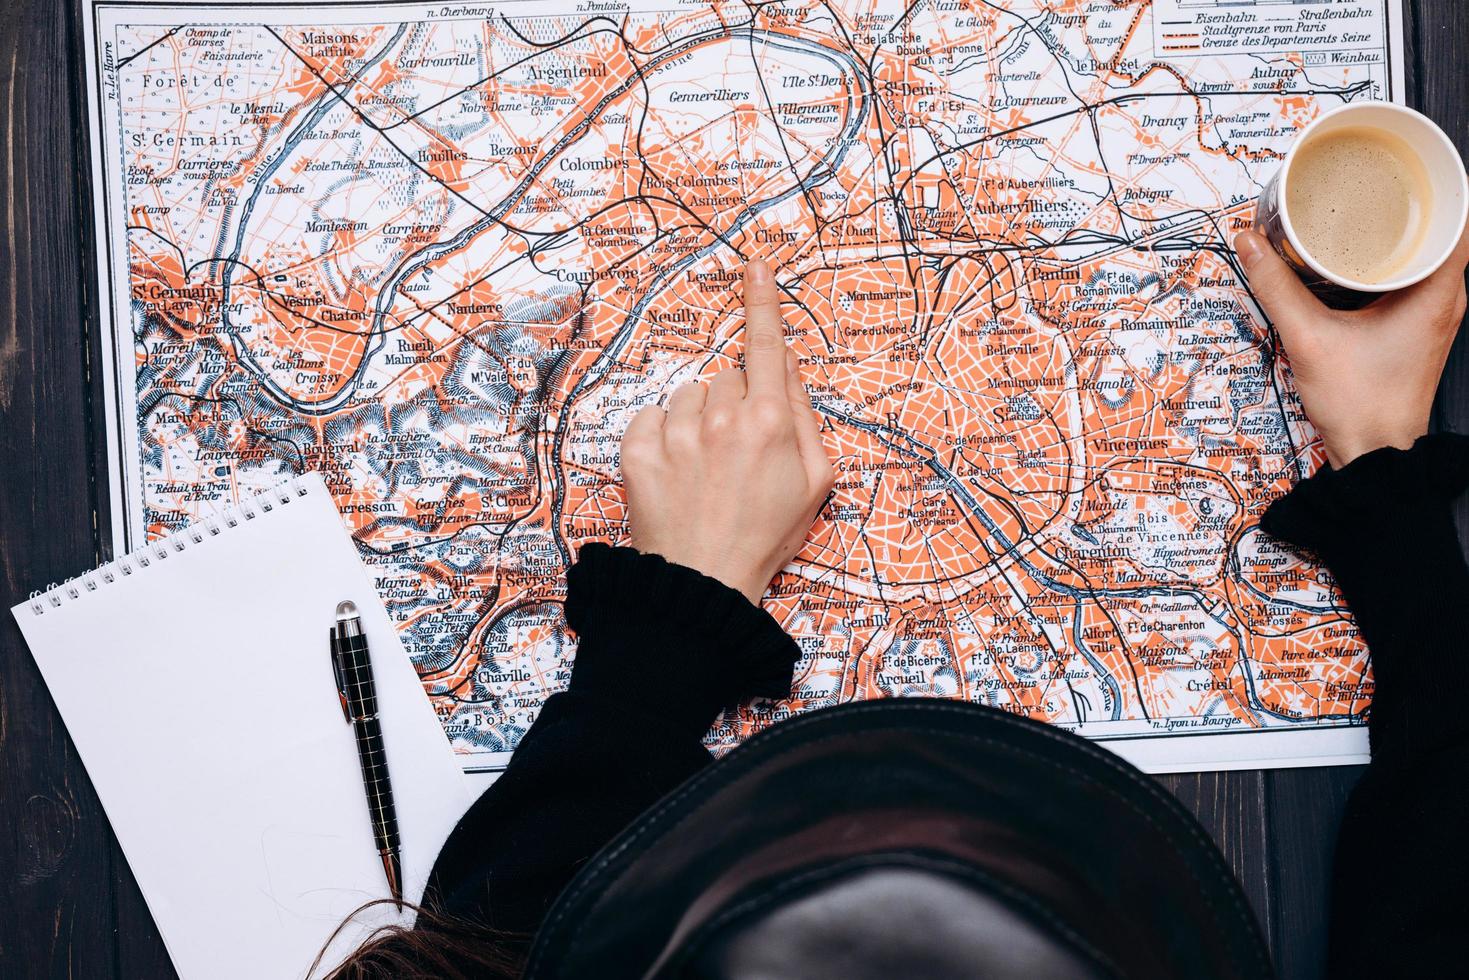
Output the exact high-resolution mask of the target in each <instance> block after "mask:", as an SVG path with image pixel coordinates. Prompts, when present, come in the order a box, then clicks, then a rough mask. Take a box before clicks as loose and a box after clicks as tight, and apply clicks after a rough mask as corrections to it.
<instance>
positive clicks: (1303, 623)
mask: <svg viewBox="0 0 1469 980" xmlns="http://www.w3.org/2000/svg"><path fill="white" fill-rule="evenodd" d="M86 11H87V24H86V34H87V44H88V62H89V79H88V82H89V93H88V94H89V98H90V101H91V105H90V115H89V120H90V125H89V131H90V139H91V143H92V148H93V168H94V173H93V178H94V199H95V202H96V229H97V243H98V270H99V291H100V299H101V304H100V305H101V309H102V327H103V331H104V332H103V337H102V346H103V347H104V348H105V350H106V355H107V356H106V357H105V359H104V361H105V363H104V364H103V365H102V367H103V369H104V370H105V372H106V385H107V392H108V399H107V423H108V439H109V443H110V461H111V464H112V466H111V470H112V472H111V479H112V486H111V500H112V504H113V510H112V526H113V528H114V530H115V537H116V540H117V544H118V546H119V547H121V546H124V545H127V544H136V543H138V542H140V541H141V540H143V539H144V538H145V537H146V536H148V535H155V534H159V533H162V532H165V531H167V530H169V529H171V528H175V527H177V526H179V525H182V524H185V523H187V522H189V521H191V520H193V519H195V518H197V517H200V516H202V515H206V514H208V513H209V512H210V511H211V509H212V508H215V507H217V506H219V505H220V504H222V503H224V502H228V501H232V500H234V499H236V498H237V497H239V496H241V495H243V494H245V493H248V492H251V491H254V490H258V489H261V488H263V487H265V486H268V485H271V484H273V483H276V482H278V481H279V480H281V479H283V478H285V477H287V476H288V475H290V474H292V473H297V472H301V471H303V470H307V469H315V470H320V471H322V472H323V473H324V474H325V476H326V480H327V482H328V484H329V486H330V487H331V489H332V492H333V494H334V495H335V499H336V502H337V504H338V505H339V507H340V510H341V513H342V515H343V516H344V518H345V520H346V521H347V522H349V524H350V526H351V527H352V528H353V529H354V532H355V535H356V540H357V543H358V546H359V548H360V551H361V554H362V556H363V558H364V559H365V561H366V562H367V563H368V564H369V566H370V569H371V572H372V574H373V575H374V576H375V580H376V583H377V587H378V591H379V593H380V594H381V596H382V599H383V600H384V602H385V603H386V604H387V607H388V609H389V611H390V613H391V615H392V616H393V617H394V619H395V621H396V622H397V623H398V625H399V629H400V632H401V636H402V639H403V642H404V644H405V646H406V648H407V650H408V651H409V653H410V655H411V656H412V658H413V660H414V663H415V664H416V666H417V669H418V671H419V672H420V674H421V675H422V678H423V682H424V684H425V686H426V688H427V690H428V692H429V694H430V696H431V699H432V700H433V703H434V704H435V706H436V708H437V710H438V712H439V715H440V717H441V718H442V720H443V724H444V727H445V730H446V731H447V733H448V735H449V737H450V739H451V741H452V743H453V744H454V746H455V747H456V748H457V749H458V750H459V751H460V752H461V753H463V759H464V762H465V765H466V768H468V769H480V770H484V769H493V768H495V767H496V766H499V765H502V764H503V762H504V759H505V758H506V753H507V752H508V751H509V750H511V749H513V748H514V746H515V744H516V741H517V739H518V738H519V737H520V735H521V734H522V733H523V732H524V731H525V729H526V727H527V726H528V725H529V723H530V722H531V721H532V720H533V719H534V716H535V713H536V710H537V706H538V705H539V704H540V703H541V702H542V701H543V700H544V699H545V698H546V697H547V696H548V694H549V693H551V692H553V691H555V690H557V689H558V688H560V687H561V686H564V684H565V682H566V679H567V676H568V671H569V664H570V662H571V658H572V657H573V656H574V651H575V637H574V636H572V635H570V634H569V633H568V631H567V629H566V627H565V623H564V619H563V615H562V609H561V605H560V600H561V599H562V597H563V588H564V572H565V569H566V568H567V565H568V563H569V562H570V561H571V560H572V557H573V556H574V554H575V551H576V549H577V547H578V546H579V545H581V544H582V543H584V542H588V541H595V540H614V541H615V540H618V539H619V538H620V537H621V536H622V535H623V534H624V514H625V510H624V501H623V497H622V493H621V489H620V487H619V484H618V441H619V438H620V435H621V433H622V430H623V428H624V426H625V425H626V423H627V421H628V419H629V418H630V417H631V416H632V414H633V413H634V412H635V411H636V410H637V409H638V408H639V407H640V406H642V405H645V404H648V403H649V402H652V401H656V400H657V399H659V398H660V396H661V395H662V394H663V393H664V392H666V391H668V390H669V389H670V388H671V387H672V386H674V385H676V384H678V383H680V382H682V381H686V380H689V379H693V378H698V377H702V376H708V375H709V374H711V373H713V372H714V371H717V370H718V369H720V368H722V367H724V366H728V365H730V364H731V363H733V359H734V358H735V357H737V355H738V350H739V346H740V343H741V335H740V330H739V326H740V320H739V316H738V305H737V292H736V291H734V288H733V287H734V286H735V285H736V283H737V281H738V279H737V277H738V271H739V268H740V265H741V263H742V261H743V260H744V259H745V258H746V257H749V256H763V257H765V258H768V259H769V260H771V261H772V262H773V263H774V264H775V265H777V266H778V269H779V272H778V275H779V280H780V284H781V286H782V289H783V291H784V294H785V306H784V312H785V317H786V320H787V323H788V327H789V333H790V339H791V344H792V345H793V347H794V349H795V350H796V351H797V352H798V354H799V356H800V358H801V361H802V364H803V365H804V371H805V373H806V375H807V377H808V379H809V380H810V382H811V383H812V385H813V387H814V400H815V403H816V405H817V408H818V411H819V413H820V415H821V417H822V419H823V420H824V426H825V430H824V431H825V436H826V439H827V440H828V444H829V446H830V447H831V449H832V451H833V452H834V453H835V454H836V456H837V458H838V469H839V471H840V476H839V481H838V483H837V486H836V490H835V492H834V494H833V496H832V498H831V500H830V502H829V504H828V505H827V507H826V508H825V509H824V511H823V512H822V514H821V516H820V519H819V521H818V523H817V524H816V526H815V528H814V530H813V533H812V537H811V540H810V543H809V546H808V547H807V548H806V550H805V551H803V552H802V553H801V555H800V556H799V558H798V559H797V561H796V562H795V563H794V564H793V565H792V566H791V567H790V568H789V569H787V571H786V572H785V573H784V574H782V576H781V577H780V578H779V579H778V580H777V582H776V584H775V585H774V587H773V590H772V594H771V596H770V598H769V599H768V603H767V607H768V608H769V609H770V611H771V612H772V613H773V614H774V615H775V616H776V617H777V618H778V619H779V620H780V621H781V622H782V623H784V624H785V625H786V627H787V628H788V629H789V630H790V632H791V633H792V634H793V635H794V636H795V637H796V638H797V639H798V641H799V643H800V646H801V648H802V650H803V652H804V657H803V660H802V662H801V663H800V665H799V666H798V668H797V674H796V688H795V692H794V696H793V697H792V699H791V700H789V701H786V702H779V703H760V704H756V705H754V706H751V707H749V708H746V709H744V710H741V711H739V712H738V713H730V714H728V715H727V716H726V717H724V718H722V719H721V720H720V722H719V723H718V724H717V725H716V727H715V729H714V730H713V731H712V732H711V733H710V736H709V739H710V744H711V745H712V746H715V747H723V746H729V745H732V744H733V743H734V742H735V741H736V740H738V739H739V738H741V737H742V736H744V735H746V734H748V733H750V732H752V731H754V730H756V729H758V728H760V727H762V726H765V725H767V724H769V723H770V722H771V721H772V720H774V719H778V718H780V717H783V716H785V715H787V714H789V713H790V712H793V711H800V710H803V709H806V708H810V707H812V706H818V705H825V704H831V703H835V702H839V701H848V700H853V699H863V698H876V697H884V696H892V695H902V694H924V695H938V696H943V697H951V698H963V699H967V700H970V701H976V702H981V703H985V704H989V705H993V706H995V707H997V708H1001V709H1004V710H1006V711H1012V712H1017V713H1021V714H1025V715H1028V716H1030V717H1032V718H1038V719H1044V720H1047V721H1050V722H1053V723H1055V724H1058V725H1063V726H1065V727H1067V728H1070V729H1072V730H1076V731H1079V732H1081V733H1083V734H1085V735H1087V736H1090V737H1093V738H1098V739H1102V740H1104V741H1105V742H1106V743H1107V744H1108V745H1110V746H1112V747H1113V748H1115V749H1117V750H1118V751H1119V752H1122V753H1124V754H1125V755H1127V756H1129V757H1131V758H1133V759H1135V760H1137V761H1139V762H1140V763H1141V764H1142V765H1144V766H1146V767H1148V768H1151V769H1154V770H1164V769H1170V768H1174V769H1177V768H1188V767H1196V766H1204V767H1210V766H1215V767H1218V766H1229V765H1242V764H1247V763H1252V762H1253V763H1259V762H1262V761H1263V762H1264V763H1265V764H1275V765H1288V764H1298V763H1303V762H1319V761H1333V760H1346V759H1352V758H1357V757H1360V755H1361V753H1363V752H1364V751H1365V738H1364V736H1363V729H1362V727H1361V726H1360V725H1359V724H1357V723H1356V722H1357V721H1358V720H1359V716H1360V713H1361V711H1362V710H1363V708H1364V706H1365V705H1366V703H1367V701H1368V699H1369V698H1370V693H1371V681H1370V674H1369V672H1368V671H1367V658H1366V651H1365V649H1364V648H1363V646H1362V644H1361V642H1360V640H1359V639H1358V637H1357V633H1356V630H1355V628H1354V626H1353V624H1352V621H1351V619H1350V616H1349V614H1348V613H1347V611H1346V610H1345V609H1344V607H1343V604H1342V600H1341V597H1340V595H1339V594H1338V593H1337V592H1336V591H1335V590H1334V587H1333V583H1332V581H1331V578H1330V576H1329V574H1328V573H1327V572H1326V571H1325V570H1324V569H1323V568H1321V567H1319V566H1318V565H1317V564H1314V563H1313V562H1312V561H1310V560H1308V559H1306V558H1303V557H1301V556H1299V555H1297V554H1295V553H1294V552H1292V551H1291V550H1289V549H1287V548H1286V547H1285V546H1283V545H1282V544H1280V543H1278V542H1276V541H1274V540H1271V539H1270V538H1268V537H1267V536H1265V535H1263V534H1262V533H1261V532H1260V531H1259V529H1258V526H1257V524H1258V518H1259V515H1260V513H1261V511H1262V510H1263V508H1264V507H1265V505H1266V504H1267V503H1268V502H1269V501H1270V500H1271V499H1273V498H1274V497H1275V496H1278V495H1279V494H1280V493H1282V492H1283V491H1284V490H1285V489H1286V488H1287V487H1289V486H1290V484H1291V483H1292V481H1294V480H1296V479H1299V478H1300V476H1301V475H1303V474H1305V473H1309V472H1310V471H1311V470H1313V469H1314V468H1315V467H1316V466H1318V465H1319V464H1320V462H1321V456H1320V453H1319V451H1318V449H1317V448H1316V444H1315V443H1314V437H1313V434H1312V430H1311V428H1310V426H1309V423H1308V422H1307V421H1306V419H1305V417H1304V416H1303V414H1302V412H1301V408H1300V405H1299V402H1298V400H1297V399H1296V397H1295V396H1294V394H1293V392H1292V389H1291V381H1290V377H1289V372H1288V370H1287V368H1286V366H1285V365H1284V363H1283V362H1282V360H1281V359H1280V358H1278V357H1277V356H1276V355H1275V348H1274V343H1273V340H1272V336H1271V332H1270V330H1269V328H1268V326H1267V324H1266V323H1265V321H1264V318H1263V317H1262V315H1261V314H1260V312H1259V311H1258V310H1257V308H1256V306H1255V305H1254V303H1253V302H1252V300H1251V297H1250V295H1249V293H1248V291H1247V289H1246V288H1245V287H1244V286H1243V284H1242V280H1241V276H1240V273H1239V269H1238V266H1237V263H1236V261H1235V259H1234V256H1233V254H1232V252H1231V251H1230V249H1229V247H1228V242H1229V239H1230V237H1231V233H1232V231H1234V230H1237V229H1239V228H1241V227H1244V226H1245V225H1247V224H1248V223H1249V221H1250V220H1251V216H1252V213H1253V203H1252V202H1253V198H1254V196H1255V195H1256V194H1257V193H1258V190H1259V188H1260V187H1261V185H1262V184H1263V182H1264V181H1265V180H1266V179H1267V178H1268V176H1269V174H1270V173H1271V170H1272V168H1273V167H1274V166H1276V165H1277V163H1278V161H1279V159H1280V156H1281V153H1282V151H1283V149H1284V148H1285V147H1286V146H1288V145H1289V141H1290V139H1291V137H1292V134H1293V133H1295V132H1296V131H1297V130H1298V129H1299V128H1300V127H1301V126H1303V125H1304V124H1305V123H1306V122H1307V121H1309V120H1310V119H1311V118H1312V117H1313V116H1314V115H1315V114H1317V113H1318V112H1319V111H1321V110H1322V109H1324V108H1329V107H1331V106H1334V105H1338V104H1340V103H1341V102H1342V101H1344V100H1356V99H1367V98H1392V97H1397V96H1398V95H1399V93H1400V92H1401V81H1400V80H1399V77H1398V76H1399V73H1400V67H1399V63H1400V54H1401V42H1400V39H1399V36H1398V34H1399V25H1398V18H1399V10H1398V8H1397V5H1396V3H1395V2H1392V0H1330V2H1327V0H1321V2H1312V0H1300V2H1289V3H1288V2H1283V0H1282V2H1271V0H1257V2H1255V3H1252V4H1226V3H1214V2H1208V0H1152V2H1149V0H1050V2H1048V0H995V2H989V0H917V2H912V3H908V2H899V0H772V2H763V0H761V2H756V0H750V2H725V0H716V2H704V0H700V2H693V0H628V2H624V0H496V2H488V0H486V2H485V3H483V4H462V5H461V4H453V3H450V4H443V3H432V4H419V3H378V4H356V3H316V4H311V5H296V4H271V3H249V4H208V5H205V4H199V5H189V4H175V5H168V4H155V3H125V2H101V0H93V2H92V3H90V4H89V6H88V7H87V8H86ZM261 614H262V615H264V614H268V611H261ZM691 655H697V651H691ZM180 669H184V670H187V669H188V668H187V666H186V665H181V667H180ZM608 737H609V738H615V737H616V733H615V732H610V733H608Z"/></svg>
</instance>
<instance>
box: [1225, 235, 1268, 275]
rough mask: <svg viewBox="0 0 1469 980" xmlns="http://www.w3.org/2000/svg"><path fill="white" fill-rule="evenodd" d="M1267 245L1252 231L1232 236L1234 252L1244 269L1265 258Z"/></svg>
mask: <svg viewBox="0 0 1469 980" xmlns="http://www.w3.org/2000/svg"><path fill="white" fill-rule="evenodd" d="M1269 247H1270V246H1269V243H1268V242H1266V241H1265V239H1264V238H1262V237H1261V236H1260V235H1258V234H1256V233H1255V232H1253V231H1242V232H1240V233H1239V234H1238V235H1235V236H1234V250H1235V252H1236V253H1237V254H1238V255H1239V260H1240V263H1241V264H1242V265H1244V267H1245V268H1246V269H1248V268H1249V267H1250V266H1252V265H1254V264H1255V263H1256V262H1259V261H1260V260H1261V259H1262V258H1264V257H1265V249H1267V248H1269Z"/></svg>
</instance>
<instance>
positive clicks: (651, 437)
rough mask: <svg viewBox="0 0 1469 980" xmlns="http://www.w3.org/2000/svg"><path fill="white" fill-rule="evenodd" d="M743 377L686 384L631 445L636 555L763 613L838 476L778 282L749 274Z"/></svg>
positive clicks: (628, 461) (640, 420)
mask: <svg viewBox="0 0 1469 980" xmlns="http://www.w3.org/2000/svg"><path fill="white" fill-rule="evenodd" d="M744 302H745V368H744V370H740V369H738V368H729V369H727V370H724V371H721V372H719V374H717V375H715V377H714V379H713V380H712V381H711V382H709V384H707V385H705V384H703V383H700V382H694V383H691V384H685V385H682V386H680V387H679V388H678V389H676V390H675V391H674V392H673V394H672V395H670V396H669V398H668V402H667V410H666V411H665V410H664V409H663V408H659V407H657V406H650V407H648V408H645V409H643V410H642V411H641V412H639V413H638V414H637V415H636V416H635V417H634V418H633V420H632V422H631V423H630V424H629V425H628V427H627V432H626V434H624V435H623V437H622V476H623V482H624V484H625V486H626V489H627V505H628V525H629V529H630V531H631V536H632V541H631V544H632V546H633V547H634V548H636V549H637V550H639V551H642V552H645V553H650V554H657V555H662V556H663V557H664V558H665V559H667V560H668V561H670V562H674V563H676V564H679V565H684V566H687V567H689V568H693V569H695V570H697V571H700V572H703V573H704V574H705V575H708V576H710V577H711V578H715V579H718V580H719V581H721V582H723V583H724V584H725V585H728V586H730V587H731V588H733V589H736V590H738V591H740V592H742V593H744V594H745V596H746V597H748V598H749V600H750V601H751V602H753V603H755V604H756V605H759V603H760V598H761V596H763V595H764V594H765V589H766V588H767V587H768V586H769V585H770V580H771V579H773V578H774V577H775V574H776V572H778V571H780V570H781V569H782V568H783V567H785V565H786V564H787V563H788V562H789V561H790V560H791V559H792V558H794V557H795V555H796V552H798V551H800V550H801V546H802V545H803V544H804V543H805V541H806V535H807V533H808V532H809V531H810V530H811V523H812V521H814V520H815V519H816V512H817V510H818V509H819V508H820V507H821V504H822V501H824V500H825V499H826V495H827V494H828V493H829V492H830V491H831V486H832V483H833V481H834V480H835V476H836V473H835V470H833V468H832V464H831V459H830V457H829V456H828V455H827V453H826V447H825V446H823V445H822V442H821V433H820V427H819V425H818V423H817V420H816V414H815V412H814V411H813V410H812V408H811V401H810V398H809V397H808V395H807V394H806V387H805V385H804V384H802V382H801V375H800V371H799V368H798V366H797V363H796V358H795V355H794V354H792V353H791V352H790V351H788V350H787V349H786V344H785V330H784V328H783V327H782V325H781V319H780V300H779V295H778V293H777V291H776V286H775V278H774V276H773V275H772V273H771V271H770V267H769V266H767V265H766V264H765V263H764V262H758V261H757V262H751V263H749V264H748V265H746V266H745V279H744Z"/></svg>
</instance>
